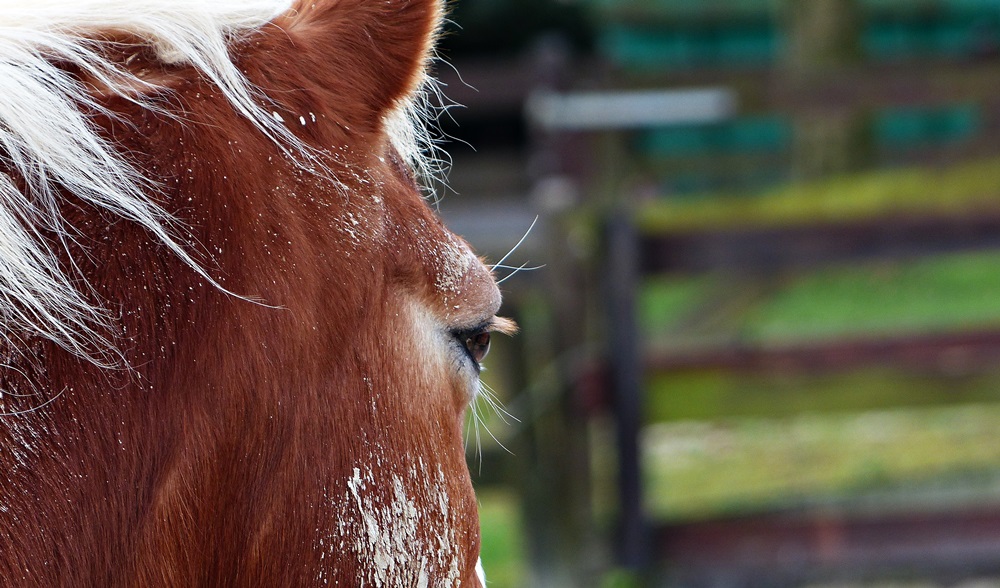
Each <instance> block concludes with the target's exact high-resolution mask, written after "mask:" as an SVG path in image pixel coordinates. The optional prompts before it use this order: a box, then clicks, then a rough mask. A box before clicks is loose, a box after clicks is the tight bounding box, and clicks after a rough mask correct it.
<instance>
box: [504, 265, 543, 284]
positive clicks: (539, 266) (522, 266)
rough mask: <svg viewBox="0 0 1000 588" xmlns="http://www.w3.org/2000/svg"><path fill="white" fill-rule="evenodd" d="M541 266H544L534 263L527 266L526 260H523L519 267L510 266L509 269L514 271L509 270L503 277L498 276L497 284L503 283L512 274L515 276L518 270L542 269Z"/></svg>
mask: <svg viewBox="0 0 1000 588" xmlns="http://www.w3.org/2000/svg"><path fill="white" fill-rule="evenodd" d="M503 267H505V268H506V267H509V266H506V265H505V266H503ZM543 267H545V266H544V265H536V266H535V267H528V262H524V264H523V265H521V266H520V267H515V268H510V269H513V270H514V271H512V272H510V273H509V274H507V275H506V276H504V277H502V278H500V279H499V280H497V284H503V283H504V282H506V281H507V280H509V279H510V278H512V277H513V276H515V275H516V274H518V273H520V272H530V271H535V270H538V269H542V268H543Z"/></svg>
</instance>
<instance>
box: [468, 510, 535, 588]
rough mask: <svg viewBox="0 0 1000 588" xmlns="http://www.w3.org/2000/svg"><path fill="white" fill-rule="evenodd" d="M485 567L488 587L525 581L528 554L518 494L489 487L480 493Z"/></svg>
mask: <svg viewBox="0 0 1000 588" xmlns="http://www.w3.org/2000/svg"><path fill="white" fill-rule="evenodd" d="M478 498H479V524H480V527H481V529H482V530H481V532H482V540H483V543H482V552H481V557H482V560H483V568H484V569H485V571H486V580H487V582H488V585H489V588H517V587H520V586H523V585H524V578H525V565H526V564H525V554H524V553H523V551H522V550H521V548H522V546H523V545H524V540H523V538H522V530H521V529H522V526H521V519H520V512H519V510H518V505H517V496H515V495H514V494H513V493H512V492H508V491H500V490H488V491H481V492H479V493H478Z"/></svg>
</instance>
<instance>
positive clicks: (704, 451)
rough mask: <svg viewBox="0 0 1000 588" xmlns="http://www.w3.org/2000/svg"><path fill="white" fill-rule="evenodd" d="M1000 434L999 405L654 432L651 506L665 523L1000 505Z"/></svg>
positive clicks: (691, 425) (647, 437) (649, 440)
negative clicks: (757, 514) (799, 512)
mask: <svg viewBox="0 0 1000 588" xmlns="http://www.w3.org/2000/svg"><path fill="white" fill-rule="evenodd" d="M997 430H1000V406H998V405H991V404H985V405H968V406H959V407H949V408H933V409H910V410H893V411H882V412H869V413H860V414H826V415H816V414H805V415H799V416H795V417H791V418H787V419H742V420H730V421H716V422H711V423H709V422H683V423H673V424H662V425H657V426H652V427H647V429H646V431H645V433H644V438H643V443H644V451H645V453H644V457H645V460H646V473H647V488H648V494H649V505H650V509H651V512H652V513H653V514H654V515H655V516H656V517H658V518H663V519H692V518H702V517H710V516H717V515H719V514H727V513H728V514H738V513H748V512H754V511H760V510H773V509H776V508H777V509H781V508H795V507H799V506H804V505H813V506H815V505H826V506H827V507H836V506H837V505H840V506H849V505H851V504H854V505H855V507H857V506H858V505H859V504H861V505H868V506H869V507H871V508H903V507H924V508H933V507H935V506H941V505H947V504H953V503H954V502H956V501H961V500H980V499H983V498H987V499H992V500H994V501H996V500H997V499H998V498H1000V468H998V466H1000V444H998V443H996V431H997Z"/></svg>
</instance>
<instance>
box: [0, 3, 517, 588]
mask: <svg viewBox="0 0 1000 588" xmlns="http://www.w3.org/2000/svg"><path fill="white" fill-rule="evenodd" d="M441 20H442V6H441V2H440V0H315V1H312V0H295V2H293V3H291V4H289V3H288V2H284V1H279V0H218V1H215V2H203V1H201V0H198V1H192V0H129V1H126V0H63V1H58V0H33V1H32V2H23V1H20V0H18V1H16V2H12V1H6V2H4V3H3V8H2V9H0V319H2V320H3V323H2V331H0V332H2V335H3V337H2V339H0V358H2V360H0V361H2V367H0V412H2V413H3V416H2V417H0V585H2V586H44V587H47V588H48V587H55V586H67V587H90V586H102V587H103V586H171V587H192V586H373V587H382V586H384V587H390V586H392V587H395V586H413V587H421V588H423V587H438V586H441V587H454V586H463V587H465V586H473V587H475V586H480V585H484V584H485V582H484V581H483V580H482V573H481V569H480V568H479V566H478V565H477V560H478V553H479V541H480V540H479V528H478V517H477V511H476V501H475V497H474V495H473V490H472V486H471V482H470V478H469V473H468V469H467V467H466V463H465V458H464V451H463V418H464V414H465V411H466V408H467V406H468V404H469V402H470V400H472V399H473V398H474V396H475V394H476V393H477V390H478V385H479V384H478V374H479V369H480V365H479V362H480V361H481V360H482V357H483V355H485V352H486V350H487V349H488V345H489V336H490V335H489V333H490V331H493V330H501V331H507V330H509V329H510V328H511V324H510V323H509V322H508V321H505V320H504V319H499V318H497V317H496V312H497V310H498V308H499V305H500V294H499V291H498V289H497V286H496V284H495V282H494V280H493V277H492V275H491V273H490V271H489V270H488V269H487V268H486V267H484V265H483V264H482V263H481V262H480V260H479V259H478V258H477V257H475V256H474V255H473V254H472V252H471V251H470V249H469V247H468V246H467V245H466V244H465V242H464V241H462V240H461V239H459V238H458V237H456V236H454V235H452V234H451V233H449V232H448V230H447V229H445V227H444V226H443V225H442V223H441V222H440V221H439V219H438V218H437V216H436V215H435V214H434V212H433V211H432V210H430V208H429V207H428V206H427V204H426V202H425V201H424V194H423V190H422V188H421V187H420V185H419V184H420V182H421V178H422V175H421V171H420V170H421V160H420V153H421V149H420V147H419V146H420V141H419V139H420V137H421V136H423V133H422V131H421V128H422V123H421V122H420V120H419V117H415V116H414V112H416V111H418V110H419V105H420V103H421V97H422V96H423V95H424V94H425V93H426V91H427V90H426V82H427V74H426V71H425V70H426V67H427V63H428V60H429V58H430V57H429V56H430V53H431V51H432V45H433V42H434V38H435V35H436V34H437V31H438V27H439V26H440V23H441Z"/></svg>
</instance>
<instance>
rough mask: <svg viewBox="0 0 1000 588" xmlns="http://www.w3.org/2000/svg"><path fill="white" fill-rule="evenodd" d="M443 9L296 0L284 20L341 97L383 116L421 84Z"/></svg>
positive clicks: (426, 1) (398, 1) (358, 0)
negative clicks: (317, 57)
mask: <svg viewBox="0 0 1000 588" xmlns="http://www.w3.org/2000/svg"><path fill="white" fill-rule="evenodd" d="M443 12H444V8H443V2H442V0H297V1H296V2H295V6H294V7H293V9H292V10H291V12H289V14H288V15H287V16H286V17H285V18H284V19H283V20H284V22H279V24H280V25H281V26H282V28H284V29H285V30H286V32H287V33H288V34H289V35H290V36H291V38H292V39H294V40H295V41H296V44H297V46H298V49H299V50H303V51H304V52H308V53H310V54H312V57H313V61H314V63H316V65H317V66H318V68H319V69H320V70H321V71H316V72H313V73H315V74H318V75H323V76H324V77H325V78H326V79H327V80H331V83H332V84H334V85H335V86H336V92H337V93H338V94H340V96H339V98H341V99H348V100H351V101H352V102H354V104H352V105H351V106H352V107H353V108H357V107H358V106H361V105H364V106H365V107H367V108H370V109H371V112H370V113H371V114H373V115H375V116H377V117H380V116H381V115H383V114H384V113H385V112H386V111H387V110H389V109H391V108H393V107H394V106H396V104H397V103H398V102H399V101H400V100H405V99H406V98H408V97H409V96H410V95H411V94H412V93H413V92H414V91H415V90H416V89H417V88H418V87H419V86H420V84H421V82H422V81H423V76H424V75H425V73H424V72H425V68H426V66H427V61H428V59H429V57H430V54H431V50H432V47H433V44H434V40H435V37H436V35H437V31H438V29H439V27H440V25H441V22H442V19H443V18H444V17H443ZM317 55H319V56H321V57H320V58H319V59H316V56H317ZM355 111H356V110H355Z"/></svg>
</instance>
